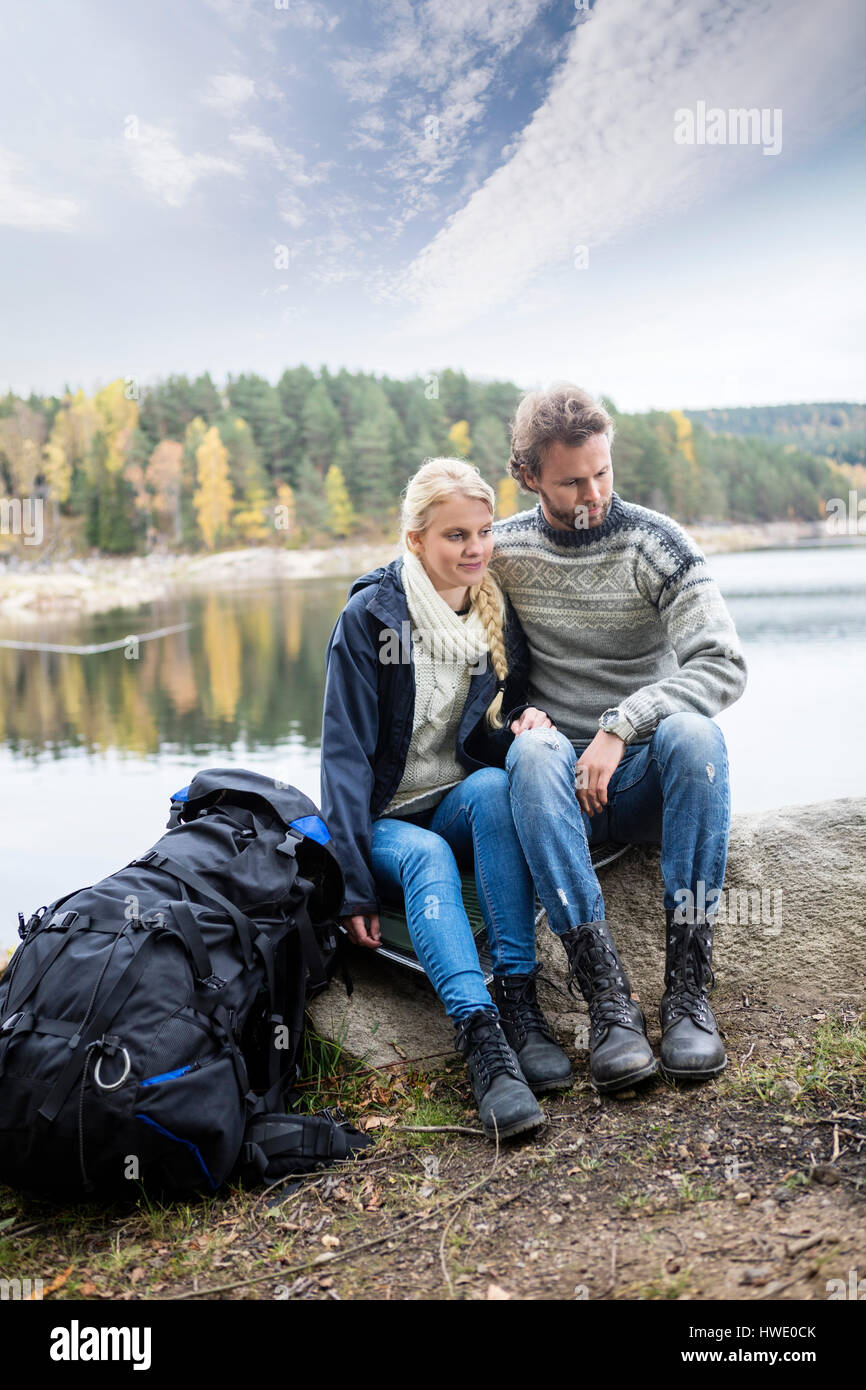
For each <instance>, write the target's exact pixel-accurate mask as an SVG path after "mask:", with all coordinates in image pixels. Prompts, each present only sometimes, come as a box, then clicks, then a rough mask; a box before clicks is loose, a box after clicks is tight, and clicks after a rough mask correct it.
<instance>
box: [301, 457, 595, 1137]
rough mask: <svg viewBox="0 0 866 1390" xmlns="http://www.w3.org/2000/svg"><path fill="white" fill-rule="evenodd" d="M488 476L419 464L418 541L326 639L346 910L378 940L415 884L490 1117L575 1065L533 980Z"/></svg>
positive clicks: (336, 832)
mask: <svg viewBox="0 0 866 1390" xmlns="http://www.w3.org/2000/svg"><path fill="white" fill-rule="evenodd" d="M493 507H494V494H493V489H492V488H491V487H490V486H489V484H487V483H486V482H485V481H484V480H483V479H482V477H481V475H480V474H479V472H478V470H477V469H476V468H473V467H472V466H471V465H469V464H467V463H464V462H463V461H462V460H460V459H430V460H428V462H427V463H425V464H423V466H422V467H421V468H420V469H419V470H418V472H417V473H416V474H415V476H414V477H413V478H412V479H411V481H410V483H409V486H408V488H407V490H406V496H405V500H404V503H403V513H402V522H403V527H402V533H403V543H404V547H405V552H404V554H403V556H402V557H401V558H400V559H398V560H394V561H392V562H391V564H390V565H387V566H385V567H384V568H383V569H378V570H375V571H373V572H372V573H371V574H366V575H364V576H363V577H362V578H361V579H358V580H356V582H355V584H354V585H353V586H352V589H351V591H350V595H349V601H348V603H347V604H346V607H345V608H344V610H343V612H342V614H341V615H340V618H339V619H338V621H337V625H336V627H335V628H334V631H333V633H332V635H331V640H330V642H329V644H328V654H327V668H328V669H327V680H326V684H325V709H324V721H323V729H322V809H323V814H324V816H325V820H326V821H327V824H328V827H329V829H330V831H331V834H332V835H333V837H334V841H335V844H336V847H337V852H338V855H339V858H340V862H341V865H342V868H343V873H344V876H345V881H346V893H345V899H344V902H343V906H342V914H341V917H342V922H343V926H344V927H345V929H346V932H347V933H348V935H349V938H350V940H351V941H353V942H354V943H355V945H358V946H365V947H370V948H372V949H375V948H376V947H377V946H378V945H379V917H378V912H379V903H380V902H396V903H399V902H401V901H402V902H403V903H404V904H405V911H406V920H407V922H408V926H409V932H410V935H411V938H412V944H413V946H414V948H415V953H416V955H417V956H418V959H419V961H420V962H421V964H422V965H423V967H424V969H425V971H426V972H427V975H428V976H429V978H430V980H431V982H432V984H433V986H434V988H435V989H436V992H437V994H438V995H439V998H440V999H441V1000H442V1003H443V1004H444V1006H445V1009H446V1011H447V1013H448V1015H449V1017H450V1018H451V1019H452V1021H453V1023H454V1025H455V1030H456V1046H457V1049H458V1051H459V1052H460V1053H462V1055H463V1056H464V1057H465V1059H466V1062H467V1067H468V1071H469V1076H470V1079H471V1082H472V1088H473V1092H474V1094H475V1098H476V1101H477V1104H478V1109H479V1113H480V1116H481V1120H482V1124H483V1126H484V1130H485V1132H486V1133H487V1134H488V1135H489V1136H490V1137H491V1138H494V1137H495V1136H496V1135H497V1134H498V1135H499V1136H500V1137H507V1136H510V1135H513V1134H520V1133H522V1132H523V1131H525V1130H529V1129H535V1128H537V1127H538V1126H539V1125H541V1124H542V1123H543V1122H544V1115H543V1112H542V1111H541V1109H540V1108H539V1106H538V1104H537V1102H536V1100H535V1098H534V1095H533V1091H535V1092H542V1091H545V1090H555V1089H556V1090H558V1089H564V1088H566V1087H568V1086H569V1085H570V1084H571V1080H572V1074H571V1065H570V1063H569V1061H568V1058H567V1057H566V1055H565V1053H564V1052H563V1051H562V1049H561V1048H560V1047H559V1046H558V1045H557V1043H556V1041H555V1040H554V1037H553V1034H552V1032H551V1030H550V1028H549V1026H548V1024H547V1022H546V1020H545V1018H544V1015H543V1014H542V1013H541V1010H540V1009H539V1007H538V1002H537V999H536V996H535V973H536V971H537V969H538V967H537V965H536V960H535V923H534V905H535V894H534V889H533V884H532V879H531V876H530V874H529V870H528V868H527V865H526V860H525V858H524V856H523V851H522V849H521V847H520V842H519V840H518V838H517V835H516V832H515V829H514V822H513V820H512V817H511V805H510V800H509V795H508V779H507V777H506V774H505V772H504V770H503V764H504V759H505V753H506V752H507V750H508V747H509V745H510V743H511V741H512V737H513V735H512V733H511V731H510V729H509V728H506V727H504V726H503V723H502V719H501V714H500V711H501V710H502V709H503V708H504V709H506V710H509V709H512V707H514V706H518V705H520V706H521V708H520V710H513V715H517V714H518V713H519V714H520V715H521V728H522V729H524V728H532V727H550V721H549V719H548V718H547V716H546V715H544V714H543V713H542V712H541V711H540V710H528V709H526V707H525V706H524V705H523V704H522V701H523V699H524V688H523V687H524V685H525V679H526V671H527V651H526V642H525V638H524V636H523V632H522V630H521V628H520V626H519V623H518V621H517V618H516V615H515V614H514V612H513V610H512V609H511V607H510V605H508V606H506V604H505V602H504V600H503V597H502V594H501V592H500V590H499V588H498V587H497V585H496V583H495V581H494V579H493V577H492V575H490V574H488V572H487V565H488V562H489V560H490V556H491V553H492V550H493V531H492V521H493ZM458 861H462V862H466V863H473V862H474V866H475V880H476V884H477V887H478V899H479V902H480V904H481V910H482V914H483V917H484V923H485V926H486V928H487V934H488V938H489V941H490V950H491V954H492V956H493V962H494V970H495V979H494V996H495V999H496V1003H495V1004H492V1003H491V999H490V995H489V994H488V992H487V989H486V986H485V984H484V977H483V975H482V973H481V969H480V966H479V963H478V955H477V952H476V949H475V944H474V940H473V935H472V929H471V927H470V925H469V921H468V918H467V916H466V912H465V909H464V906H463V898H462V895H461V884H460V871H459V868H458Z"/></svg>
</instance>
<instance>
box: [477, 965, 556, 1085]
mask: <svg viewBox="0 0 866 1390" xmlns="http://www.w3.org/2000/svg"><path fill="white" fill-rule="evenodd" d="M540 969H541V967H540V966H538V965H536V967H535V969H534V970H532V971H530V973H529V974H528V975H494V976H493V997H494V999H495V1000H496V1007H497V1008H498V1009H499V1021H500V1023H501V1024H502V1031H503V1032H504V1034H505V1036H506V1038H507V1039H508V1042H509V1043H510V1045H511V1050H512V1051H513V1053H514V1055H515V1057H516V1058H517V1060H518V1062H519V1063H520V1070H521V1071H522V1072H523V1075H524V1076H525V1077H526V1081H527V1084H528V1085H529V1087H530V1088H531V1089H532V1090H533V1091H534V1092H535V1093H536V1095H540V1094H541V1093H542V1092H543V1091H567V1090H568V1088H569V1086H570V1085H571V1083H572V1081H573V1080H574V1075H573V1073H572V1070H571V1063H570V1062H569V1060H568V1058H567V1057H566V1055H565V1053H564V1052H563V1050H562V1048H561V1047H560V1046H559V1043H558V1042H557V1041H556V1038H555V1037H554V1035H553V1032H552V1030H551V1027H550V1024H549V1023H548V1021H547V1019H546V1018H545V1017H544V1014H543V1013H542V1012H541V1007H540V1005H539V1003H538V998H537V996H536V992H535V977H536V975H537V974H538V972H539V970H540Z"/></svg>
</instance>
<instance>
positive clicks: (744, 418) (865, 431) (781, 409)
mask: <svg viewBox="0 0 866 1390" xmlns="http://www.w3.org/2000/svg"><path fill="white" fill-rule="evenodd" d="M685 413H686V415H687V416H688V417H689V419H690V420H691V421H692V423H693V424H696V425H703V426H704V428H705V429H707V430H709V431H710V433H711V434H734V435H757V436H758V437H759V438H761V439H769V440H772V441H773V442H774V443H778V444H796V445H799V446H800V447H802V448H806V449H808V451H809V452H810V453H813V454H821V455H824V456H825V457H826V458H831V459H834V460H835V461H836V462H837V463H850V464H858V463H859V464H866V405H855V404H853V403H852V402H850V401H828V402H818V403H816V404H813V405H754V406H737V407H735V408H732V409H729V410H687V411H686V412H685Z"/></svg>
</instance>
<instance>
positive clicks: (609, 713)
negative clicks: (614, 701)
mask: <svg viewBox="0 0 866 1390" xmlns="http://www.w3.org/2000/svg"><path fill="white" fill-rule="evenodd" d="M618 721H619V710H618V709H606V710H605V712H604V714H603V715H602V716H601V727H602V728H603V729H609V728H610V726H611V725H612V724H616V723H617V722H618Z"/></svg>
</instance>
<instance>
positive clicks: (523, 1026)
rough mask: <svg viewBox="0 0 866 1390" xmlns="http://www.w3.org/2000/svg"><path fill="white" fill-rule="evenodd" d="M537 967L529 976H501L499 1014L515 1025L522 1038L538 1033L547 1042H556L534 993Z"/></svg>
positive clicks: (499, 980) (498, 983)
mask: <svg viewBox="0 0 866 1390" xmlns="http://www.w3.org/2000/svg"><path fill="white" fill-rule="evenodd" d="M538 970H539V967H538V966H536V967H535V969H534V970H533V971H532V973H531V974H529V975H514V976H508V975H503V976H501V977H499V978H498V979H497V986H498V989H499V992H500V999H501V1004H500V1008H501V1012H502V1013H503V1014H504V1015H505V1016H506V1017H507V1018H508V1022H509V1024H512V1025H515V1026H516V1028H517V1030H518V1032H519V1033H520V1034H521V1036H522V1037H526V1035H527V1034H528V1033H540V1034H541V1036H542V1037H543V1038H544V1039H545V1040H546V1041H547V1042H556V1038H555V1037H554V1035H553V1033H552V1031H551V1028H550V1024H549V1023H548V1021H547V1019H546V1018H545V1017H544V1014H543V1013H542V1010H541V1006H540V1004H539V1002H538V998H537V996H536V993H535V977H536V975H537V974H538Z"/></svg>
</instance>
